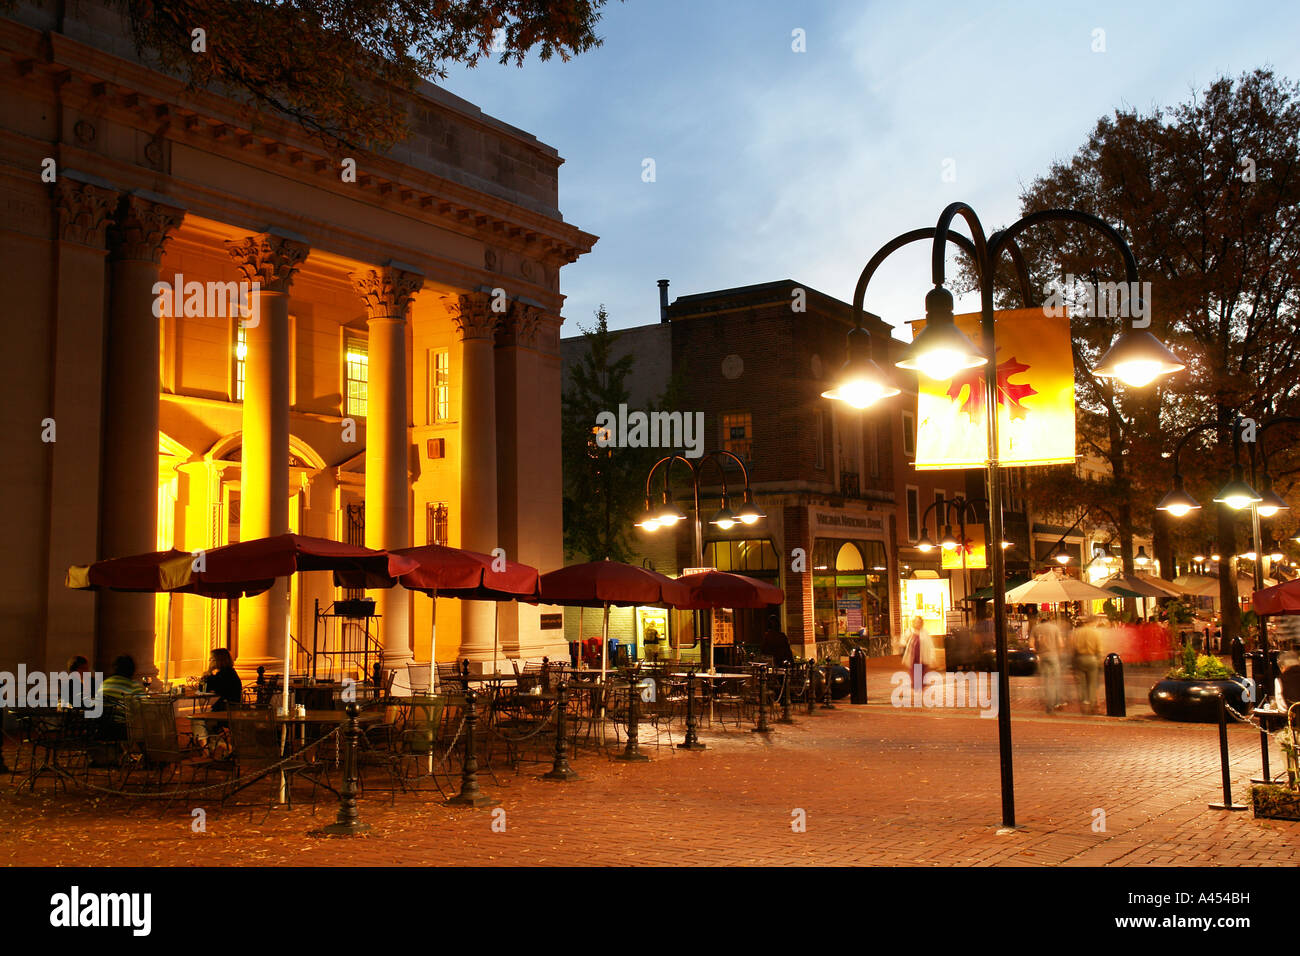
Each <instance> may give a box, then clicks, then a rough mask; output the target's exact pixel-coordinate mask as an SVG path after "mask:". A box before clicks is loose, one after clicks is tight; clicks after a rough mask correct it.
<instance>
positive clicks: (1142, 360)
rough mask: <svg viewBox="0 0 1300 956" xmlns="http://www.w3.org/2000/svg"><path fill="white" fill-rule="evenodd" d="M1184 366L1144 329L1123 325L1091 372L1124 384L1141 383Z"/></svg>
mask: <svg viewBox="0 0 1300 956" xmlns="http://www.w3.org/2000/svg"><path fill="white" fill-rule="evenodd" d="M1186 367H1187V366H1186V365H1184V364H1183V363H1182V362H1180V361H1179V360H1178V356H1177V355H1175V354H1174V353H1173V352H1171V351H1169V349H1168V348H1166V346H1165V344H1164V343H1163V342H1161V341H1160V340H1159V339H1158V338H1156V337H1155V336H1154V335H1152V334H1151V333H1150V332H1148V331H1147V330H1146V329H1126V330H1125V331H1124V332H1123V333H1122V334H1121V335H1120V337H1119V338H1118V339H1116V340H1115V343H1114V344H1113V345H1112V346H1111V347H1110V348H1109V349H1108V350H1107V351H1106V354H1105V355H1103V356H1102V357H1101V361H1100V362H1098V363H1097V367H1096V368H1094V369H1093V370H1092V374H1093V375H1095V376H1097V377H1098V378H1117V379H1119V380H1120V381H1121V382H1123V383H1124V384H1125V385H1133V386H1136V387H1141V386H1143V385H1150V384H1151V383H1152V382H1154V381H1155V380H1156V379H1157V378H1159V377H1160V376H1162V375H1172V374H1173V373H1174V372H1179V371H1182V370H1183V369H1184V368H1186Z"/></svg>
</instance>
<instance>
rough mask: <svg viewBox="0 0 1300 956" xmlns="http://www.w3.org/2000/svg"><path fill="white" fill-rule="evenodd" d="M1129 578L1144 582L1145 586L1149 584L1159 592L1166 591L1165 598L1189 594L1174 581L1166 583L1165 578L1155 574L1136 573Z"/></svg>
mask: <svg viewBox="0 0 1300 956" xmlns="http://www.w3.org/2000/svg"><path fill="white" fill-rule="evenodd" d="M1129 577H1132V578H1134V579H1135V580H1138V581H1142V582H1143V583H1144V584H1148V585H1150V586H1151V587H1153V588H1158V589H1159V590H1161V591H1164V592H1165V593H1164V596H1168V597H1182V596H1183V595H1184V594H1186V593H1187V592H1186V590H1184V589H1183V588H1181V587H1179V586H1178V585H1177V584H1175V583H1174V582H1173V581H1166V580H1165V579H1164V578H1158V577H1156V576H1155V575H1154V574H1146V573H1144V572H1142V571H1136V572H1134V573H1133V574H1131V575H1129Z"/></svg>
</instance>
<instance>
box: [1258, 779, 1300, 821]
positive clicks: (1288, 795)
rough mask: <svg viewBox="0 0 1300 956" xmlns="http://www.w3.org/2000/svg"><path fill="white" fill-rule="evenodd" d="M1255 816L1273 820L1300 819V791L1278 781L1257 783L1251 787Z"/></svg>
mask: <svg viewBox="0 0 1300 956" xmlns="http://www.w3.org/2000/svg"><path fill="white" fill-rule="evenodd" d="M1250 802H1251V805H1252V806H1253V807H1254V809H1255V816H1257V817H1268V818H1270V819H1273V820H1300V791H1297V790H1292V789H1291V788H1290V787H1284V786H1281V785H1280V784H1276V783H1257V784H1255V785H1253V786H1252V787H1251V788H1250Z"/></svg>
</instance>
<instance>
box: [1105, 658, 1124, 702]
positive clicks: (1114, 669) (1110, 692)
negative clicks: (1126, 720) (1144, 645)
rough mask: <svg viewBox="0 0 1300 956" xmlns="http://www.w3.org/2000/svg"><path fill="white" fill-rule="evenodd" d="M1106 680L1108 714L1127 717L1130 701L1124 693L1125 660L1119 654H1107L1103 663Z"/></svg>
mask: <svg viewBox="0 0 1300 956" xmlns="http://www.w3.org/2000/svg"><path fill="white" fill-rule="evenodd" d="M1102 670H1103V672H1104V674H1105V681H1106V716H1107V717H1125V716H1127V714H1128V702H1127V701H1126V700H1125V693H1124V662H1123V661H1122V660H1120V657H1119V655H1118V654H1107V655H1106V662H1105V663H1104V664H1103V665H1102Z"/></svg>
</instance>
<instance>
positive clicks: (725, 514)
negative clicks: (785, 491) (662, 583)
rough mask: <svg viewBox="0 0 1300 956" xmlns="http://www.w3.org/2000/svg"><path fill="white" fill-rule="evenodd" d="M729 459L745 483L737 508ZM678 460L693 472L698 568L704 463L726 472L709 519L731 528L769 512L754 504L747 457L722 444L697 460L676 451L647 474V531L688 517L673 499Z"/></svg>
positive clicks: (701, 555)
mask: <svg viewBox="0 0 1300 956" xmlns="http://www.w3.org/2000/svg"><path fill="white" fill-rule="evenodd" d="M727 459H730V460H731V461H734V462H735V463H736V464H737V465H739V466H740V475H741V478H742V479H743V480H744V483H745V487H744V492H743V495H744V498H743V501H742V503H741V505H740V507H739V508H738V509H736V510H735V511H733V510H732V509H731V498H730V495H729V493H728V491H727V472H726V469H725V468H723V467H722V462H723V461H725V460H727ZM678 461H680V462H681V463H682V464H684V465H685V466H686V468H687V470H688V471H689V472H690V474H691V491H692V494H693V496H694V503H695V552H694V554H695V566H696V567H697V568H702V567H704V526H703V522H702V521H701V519H700V515H701V513H702V512H701V511H700V472H701V471H702V470H703V468H704V465H705V464H706V463H707V462H712V463H713V464H714V465H716V466H717V469H718V473H719V474H720V475H721V476H722V507H721V508H719V509H718V510H717V511H716V512H715V513H714V515H713V517H712V518H710V519H709V524H711V525H715V526H716V527H718V528H721V529H722V530H723V531H728V530H730V529H731V528H734V527H735V526H736V525H737V524H743V525H752V524H757V523H758V522H759V521H761V520H762V519H763V518H766V517H767V515H765V514H763V512H762V511H760V510H759V508H758V506H757V505H755V504H754V493H753V490H752V489H751V488H750V486H749V469H748V468H746V467H745V462H744V459H742V458H740V456H738V455H736V454H733V453H732V452H729V451H727V450H725V449H721V448H720V449H718V450H717V451H712V452H709V453H708V454H707V455H703V456H702V457H700V458H697V459H695V460H694V461H692V460H691V459H690V458H687V457H685V456H684V455H675V454H674V455H665V456H664V457H663V458H660V459H659V460H658V461H657V462H655V463H654V464H653V465H651V466H650V471H649V472H647V473H646V476H645V514H644V516H643V517H642V518H641V520H640V521H638V522H637V523H636V526H637V527H638V528H642V529H644V530H646V531H657V530H658V529H660V528H671V527H673V526H674V525H676V524H677V522H679V521H683V520H685V519H686V514H685V513H684V512H683V511H682V510H681V508H679V507H677V505H676V504H675V503H674V502H673V500H672V489H671V485H670V479H671V478H672V467H673V463H674V462H678ZM660 467H662V468H663V470H664V486H663V493H662V498H663V500H662V501H661V503H660V505H659V507H658V508H652V507H651V505H650V487H651V484H652V482H653V481H654V476H655V472H656V471H658V470H659V469H660ZM695 623H696V629H695V639H696V641H699V640H700V639H701V632H700V626H699V623H700V621H699V615H698V613H697V615H696V617H695ZM712 666H713V642H712V640H710V641H709V667H710V669H712Z"/></svg>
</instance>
